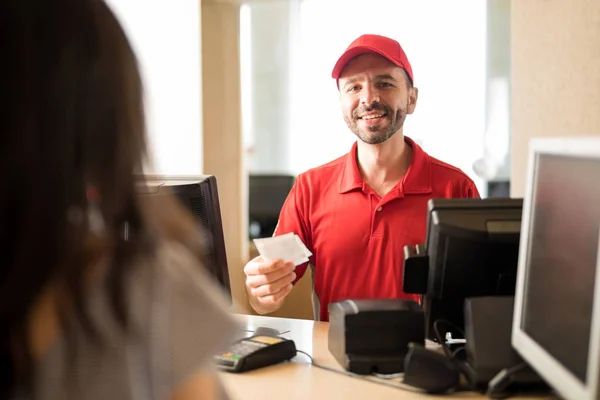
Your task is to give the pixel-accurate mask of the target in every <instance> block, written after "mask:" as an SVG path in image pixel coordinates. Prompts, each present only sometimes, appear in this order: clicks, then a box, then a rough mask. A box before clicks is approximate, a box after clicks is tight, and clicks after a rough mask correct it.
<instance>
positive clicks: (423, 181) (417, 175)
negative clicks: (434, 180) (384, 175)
mask: <svg viewBox="0 0 600 400" xmlns="http://www.w3.org/2000/svg"><path fill="white" fill-rule="evenodd" d="M404 141H405V142H406V143H407V144H408V145H409V146H411V147H412V160H411V162H410V166H409V167H408V171H407V172H406V175H404V178H402V180H401V181H400V182H399V183H398V189H400V190H402V191H403V192H404V194H427V193H431V157H429V155H428V154H427V153H425V151H424V150H423V149H422V148H421V146H419V145H418V144H416V143H415V142H414V141H413V140H412V139H411V138H409V137H407V136H404ZM357 151H358V143H357V142H354V144H353V145H352V149H351V150H350V152H349V153H348V154H347V155H346V160H345V162H344V165H343V169H342V174H341V177H340V190H339V192H340V193H348V192H351V191H353V190H356V189H362V188H363V186H364V184H365V182H364V180H363V178H362V176H361V175H360V172H359V170H358V162H357V160H356V155H357Z"/></svg>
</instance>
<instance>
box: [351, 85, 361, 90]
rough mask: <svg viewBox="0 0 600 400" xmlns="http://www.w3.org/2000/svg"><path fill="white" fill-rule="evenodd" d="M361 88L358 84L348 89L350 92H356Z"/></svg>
mask: <svg viewBox="0 0 600 400" xmlns="http://www.w3.org/2000/svg"><path fill="white" fill-rule="evenodd" d="M359 89H360V88H359V87H358V86H356V85H355V86H350V87H349V88H348V91H349V92H356V91H357V90H359Z"/></svg>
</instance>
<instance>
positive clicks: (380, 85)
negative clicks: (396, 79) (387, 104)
mask: <svg viewBox="0 0 600 400" xmlns="http://www.w3.org/2000/svg"><path fill="white" fill-rule="evenodd" d="M378 86H379V87H392V84H391V83H388V82H379V84H378Z"/></svg>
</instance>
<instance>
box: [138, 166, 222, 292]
mask: <svg viewBox="0 0 600 400" xmlns="http://www.w3.org/2000/svg"><path fill="white" fill-rule="evenodd" d="M140 187H141V188H142V189H140V190H141V191H142V190H143V192H141V194H143V195H147V196H161V195H166V194H171V195H174V196H175V197H176V198H177V199H178V200H179V201H180V203H181V204H182V205H183V207H184V208H186V209H187V210H188V211H189V212H191V214H192V215H193V216H194V217H195V218H196V221H197V222H198V230H199V233H200V236H201V237H202V239H203V242H204V252H203V254H202V257H203V260H204V264H205V267H206V269H207V270H208V271H209V273H210V274H211V275H212V276H213V277H214V278H215V280H216V281H217V282H218V283H219V284H220V285H221V287H222V289H223V290H224V291H225V292H226V294H227V295H228V296H229V298H230V300H231V285H230V281H229V269H228V265H227V255H226V252H225V238H224V235H223V222H222V219H221V207H220V202H219V192H218V189H217V179H216V177H215V176H213V175H199V176H193V177H170V176H145V177H144V185H141V186H140Z"/></svg>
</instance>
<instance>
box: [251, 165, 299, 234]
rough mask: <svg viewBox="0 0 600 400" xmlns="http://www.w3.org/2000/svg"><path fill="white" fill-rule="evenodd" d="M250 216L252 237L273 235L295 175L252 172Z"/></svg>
mask: <svg viewBox="0 0 600 400" xmlns="http://www.w3.org/2000/svg"><path fill="white" fill-rule="evenodd" d="M248 179H249V181H248V217H249V220H250V221H249V230H248V232H249V234H250V238H251V239H256V238H262V237H269V236H273V232H274V231H275V227H276V226H277V221H278V220H279V213H280V212H281V207H283V203H284V202H285V200H286V198H287V196H288V194H289V193H290V190H291V189H292V186H293V185H294V181H295V177H294V176H292V175H275V174H272V175H267V174H260V175H259V174H252V175H250V176H249V177H248Z"/></svg>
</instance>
